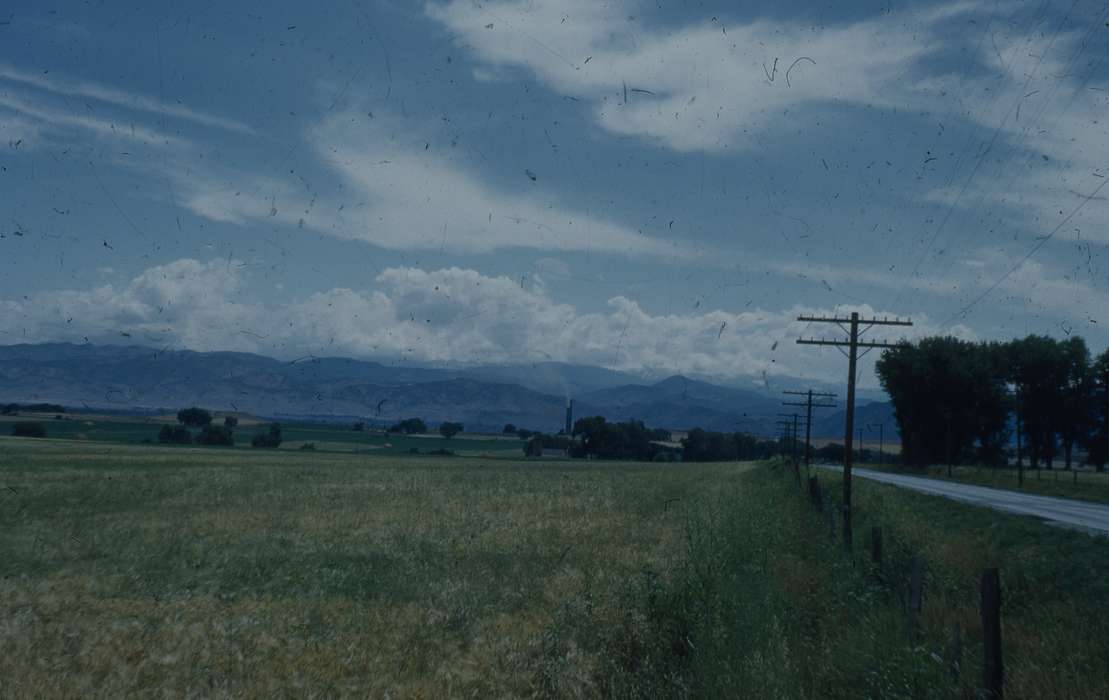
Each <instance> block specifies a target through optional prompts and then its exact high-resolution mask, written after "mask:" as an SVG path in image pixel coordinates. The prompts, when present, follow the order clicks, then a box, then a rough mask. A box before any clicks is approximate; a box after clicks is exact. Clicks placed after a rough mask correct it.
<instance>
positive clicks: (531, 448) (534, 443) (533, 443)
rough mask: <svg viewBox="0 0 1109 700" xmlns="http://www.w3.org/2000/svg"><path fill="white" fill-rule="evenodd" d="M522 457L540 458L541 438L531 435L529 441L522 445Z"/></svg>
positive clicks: (541, 449) (540, 436) (541, 451)
mask: <svg viewBox="0 0 1109 700" xmlns="http://www.w3.org/2000/svg"><path fill="white" fill-rule="evenodd" d="M524 455H526V456H528V457H542V456H543V436H542V435H538V434H537V435H533V436H532V438H531V439H530V440H528V441H527V442H525V443H524Z"/></svg>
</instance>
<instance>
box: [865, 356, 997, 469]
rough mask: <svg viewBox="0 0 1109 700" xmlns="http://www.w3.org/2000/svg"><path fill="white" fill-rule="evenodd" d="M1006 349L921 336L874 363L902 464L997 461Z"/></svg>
mask: <svg viewBox="0 0 1109 700" xmlns="http://www.w3.org/2000/svg"><path fill="white" fill-rule="evenodd" d="M1005 353H1006V350H1005V346H1000V345H997V344H982V343H970V342H967V341H963V340H959V339H958V338H952V337H942V338H941V337H936V338H925V339H923V340H921V341H920V342H919V343H917V344H916V345H910V344H904V345H901V346H899V347H898V348H896V349H893V350H887V351H886V352H884V353H883V354H882V357H881V359H879V360H878V365H877V370H878V376H879V379H880V380H881V382H882V387H883V388H884V389H885V390H886V393H888V394H889V395H890V399H891V400H892V402H893V408H894V415H895V416H896V418H897V423H898V427H899V429H900V432H901V443H902V447H901V451H902V456H903V457H904V459H905V461H906V463H910V464H917V465H925V464H931V463H952V462H954V463H957V462H961V461H966V460H978V461H986V462H991V463H996V462H998V461H1000V460H1001V459H1002V458H1003V449H1002V447H1003V445H1004V444H1005V441H1006V439H1007V437H1008V432H1007V419H1008V403H1007V391H1006V382H1007V376H1006V375H1007V369H1006V356H1005Z"/></svg>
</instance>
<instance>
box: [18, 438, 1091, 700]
mask: <svg viewBox="0 0 1109 700" xmlns="http://www.w3.org/2000/svg"><path fill="white" fill-rule="evenodd" d="M822 478H823V479H824V480H825V482H826V487H827V489H828V493H830V494H835V493H836V485H835V478H834V476H832V477H827V476H824V475H822ZM856 488H857V494H858V501H857V509H858V521H857V522H858V525H857V532H859V533H864V532H866V531H867V529H868V527H869V526H870V525H871V524H881V525H882V527H883V528H884V531H885V533H886V534H885V536H886V550H887V555H886V560H885V562H884V563H883V564H882V566H881V567H877V568H876V567H872V566H871V565H870V564H869V563H868V561H867V556H866V548H865V546H864V545H865V542H864V541H863V539H864V538H863V537H862V536H861V535H857V537H858V539H859V546H857V547H856V550H855V554H854V556H853V557H847V556H845V555H844V554H843V550H842V547H841V546H840V545H838V544H836V543H835V542H833V541H832V540H831V539H830V538H829V537H828V533H827V526H826V522H825V520H824V518H823V517H821V516H820V515H819V514H817V513H816V512H815V511H813V510H812V509H811V508H810V507H809V506H808V505H807V503H806V501H805V499H803V498H802V497H801V495H800V494H799V492H798V489H797V486H796V484H795V482H794V480H793V477H792V474H791V473H789V472H788V471H786V470H784V469H781V468H779V467H775V466H773V465H744V464H684V465H682V464H678V465H673V464H668V465H652V464H624V463H605V462H596V461H590V462H572V461H538V462H536V461H533V462H527V461H523V460H509V459H485V458H463V457H442V458H434V457H426V456H415V455H404V456H388V455H382V454H380V453H373V454H351V453H326V452H315V453H313V452H301V451H297V450H289V451H286V450H278V451H259V450H249V449H246V450H231V449H223V450H220V449H200V448H172V447H159V446H141V445H106V444H104V445H101V444H96V443H91V442H89V443H80V442H66V441H52V440H24V439H15V438H0V619H2V620H3V623H2V624H0V679H4V682H3V684H0V696H3V697H25V696H29V695H32V696H34V695H39V696H43V695H45V696H65V697H77V696H89V695H91V696H99V697H119V696H124V695H133V694H141V695H158V696H163V695H169V696H212V695H215V696H236V697H240V696H242V697H274V696H276V697H319V696H329V697H331V696H342V697H366V696H371V697H424V698H430V697H451V696H466V697H474V696H478V697H490V696H496V697H520V696H539V697H600V696H615V697H651V698H655V697H675V698H679V697H722V696H733V697H734V696H740V697H760V698H761V697H783V698H792V697H842V698H853V697H861V696H868V697H974V692H975V688H976V685H977V682H978V678H979V677H980V673H981V671H980V658H981V633H980V626H979V623H978V617H977V597H976V596H977V583H978V576H979V575H980V573H981V570H982V569H983V568H984V567H986V566H990V565H997V566H1000V568H1001V571H1002V581H1003V585H1004V586H1005V591H1004V593H1005V608H1004V610H1003V620H1004V625H1005V628H1004V634H1005V642H1006V671H1007V674H1008V681H1007V682H1008V686H1007V688H1008V690H1009V697H1036V698H1040V697H1044V698H1095V697H1106V696H1107V695H1109V678H1107V674H1106V669H1105V667H1104V659H1105V658H1109V611H1107V608H1109V606H1107V605H1106V602H1105V601H1106V600H1109V546H1107V542H1106V541H1105V540H1103V539H1094V538H1091V537H1088V536H1086V535H1083V534H1079V533H1074V532H1071V531H1064V530H1059V529H1056V528H1051V527H1048V526H1044V525H1041V524H1039V523H1036V522H1034V521H1031V520H1027V519H1022V518H1017V517H1013V516H1006V515H1001V514H997V513H993V512H991V511H986V510H981V509H977V508H973V507H969V506H965V505H961V504H957V503H951V502H947V501H942V500H938V499H933V498H929V497H926V496H920V495H917V494H911V493H905V492H901V491H897V490H895V489H892V488H889V487H884V486H880V485H876V484H866V483H863V482H861V481H860V482H857V487H856ZM913 553H917V554H920V555H921V556H922V557H923V560H924V561H925V577H924V586H925V587H924V590H925V593H924V601H925V602H924V608H923V613H922V615H921V619H920V623H919V627H918V630H919V631H918V632H917V634H915V635H913V634H910V633H909V631H908V626H907V617H906V613H905V604H904V599H905V595H906V593H905V586H906V581H907V579H908V561H909V559H910V556H911V554H913ZM955 626H958V627H959V629H960V640H961V654H960V655H959V656H958V659H959V662H960V664H959V673H958V674H954V673H953V672H952V670H951V666H952V664H953V662H952V658H953V657H952V654H951V653H950V640H951V638H952V634H953V629H954V628H955Z"/></svg>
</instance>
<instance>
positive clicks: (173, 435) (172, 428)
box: [158, 425, 193, 445]
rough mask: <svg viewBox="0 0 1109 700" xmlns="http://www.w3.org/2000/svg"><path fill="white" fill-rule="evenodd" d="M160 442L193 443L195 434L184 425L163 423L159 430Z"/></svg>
mask: <svg viewBox="0 0 1109 700" xmlns="http://www.w3.org/2000/svg"><path fill="white" fill-rule="evenodd" d="M158 442H160V443H163V444H167V445H191V444H192V442H193V434H192V433H190V432H189V429H188V428H186V427H185V426H183V425H163V426H162V429H161V430H159V431H158Z"/></svg>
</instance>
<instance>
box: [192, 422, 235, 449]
mask: <svg viewBox="0 0 1109 700" xmlns="http://www.w3.org/2000/svg"><path fill="white" fill-rule="evenodd" d="M196 444H198V445H222V446H224V447H234V446H235V434H234V433H232V432H231V428H228V427H227V426H225V425H206V426H204V428H203V429H202V430H201V431H200V435H197V436H196Z"/></svg>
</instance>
